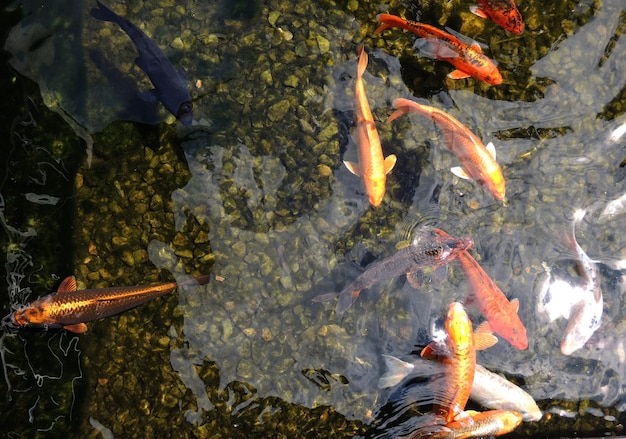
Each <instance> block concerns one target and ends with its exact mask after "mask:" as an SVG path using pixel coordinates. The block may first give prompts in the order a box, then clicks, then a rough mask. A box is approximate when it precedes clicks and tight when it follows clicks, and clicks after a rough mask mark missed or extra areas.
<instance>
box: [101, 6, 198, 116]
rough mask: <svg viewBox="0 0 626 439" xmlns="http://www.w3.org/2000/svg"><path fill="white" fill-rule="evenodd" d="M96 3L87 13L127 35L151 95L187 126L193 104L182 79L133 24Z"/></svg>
mask: <svg viewBox="0 0 626 439" xmlns="http://www.w3.org/2000/svg"><path fill="white" fill-rule="evenodd" d="M96 3H97V4H98V7H97V8H93V9H92V10H91V16H92V17H94V18H96V19H98V20H102V21H111V22H113V23H117V24H118V25H119V26H120V27H121V28H122V30H123V31H124V32H126V33H127V34H128V36H129V37H130V39H131V40H133V43H135V46H136V47H137V52H139V56H138V57H137V59H135V63H136V64H137V65H138V66H139V68H140V69H141V70H143V71H144V72H146V74H147V75H148V77H149V78H150V81H152V84H153V85H154V90H153V92H154V95H155V96H156V97H157V98H158V99H159V100H160V101H161V102H162V103H163V105H164V106H165V108H166V109H167V111H169V112H170V113H172V114H173V115H174V116H176V119H178V120H180V122H181V123H182V124H183V125H191V123H192V121H193V104H192V103H191V96H190V95H189V90H187V86H186V84H185V80H184V78H183V77H182V76H181V74H180V73H179V72H178V70H176V69H175V68H174V66H173V65H172V63H171V62H170V60H169V59H168V58H167V56H165V54H164V53H163V51H162V50H161V49H160V48H159V46H157V45H156V43H155V42H154V41H152V40H151V39H150V38H148V36H147V35H146V34H144V33H143V32H142V31H141V30H140V29H139V28H138V27H137V26H135V25H134V24H133V23H131V22H130V21H128V20H127V19H126V18H124V17H120V16H119V15H117V14H116V13H115V12H113V11H112V10H110V9H109V8H107V7H106V6H105V5H103V4H102V3H101V2H99V1H96Z"/></svg>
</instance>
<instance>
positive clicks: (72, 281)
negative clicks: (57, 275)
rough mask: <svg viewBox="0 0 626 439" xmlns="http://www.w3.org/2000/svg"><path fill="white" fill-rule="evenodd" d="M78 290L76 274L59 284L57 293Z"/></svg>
mask: <svg viewBox="0 0 626 439" xmlns="http://www.w3.org/2000/svg"><path fill="white" fill-rule="evenodd" d="M72 291H76V278H75V277H74V276H68V277H66V278H65V279H63V281H62V282H61V284H60V285H59V288H58V289H57V294H63V293H71V292H72Z"/></svg>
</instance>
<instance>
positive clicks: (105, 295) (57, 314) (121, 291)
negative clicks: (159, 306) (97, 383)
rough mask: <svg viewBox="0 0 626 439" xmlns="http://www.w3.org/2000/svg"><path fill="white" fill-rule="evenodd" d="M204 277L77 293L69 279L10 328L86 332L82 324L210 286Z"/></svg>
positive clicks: (21, 312) (15, 315)
mask: <svg viewBox="0 0 626 439" xmlns="http://www.w3.org/2000/svg"><path fill="white" fill-rule="evenodd" d="M209 279H210V276H209V275H204V276H199V277H196V278H192V279H188V280H185V281H182V282H178V283H177V282H168V283H162V284H156V285H143V286H136V287H111V288H97V289H88V290H80V291H77V290H76V278H75V277H74V276H68V277H66V278H65V279H63V281H62V282H61V284H60V285H59V288H58V289H57V291H56V293H52V294H48V295H46V296H43V297H40V298H39V299H37V300H35V301H34V302H32V303H31V304H29V305H26V306H24V307H21V308H20V309H18V310H16V311H15V312H14V313H13V315H12V321H13V324H14V325H16V326H19V327H31V328H46V329H48V328H51V329H54V328H64V329H66V330H68V331H71V332H76V333H84V332H86V331H87V325H85V322H90V321H93V320H97V319H101V318H104V317H110V316H112V315H114V314H119V313H121V312H123V311H126V310H128V309H131V308H134V307H136V306H139V305H141V304H143V303H145V302H148V301H149V300H152V299H154V298H156V297H159V296H163V295H165V294H167V293H169V292H171V291H172V290H174V288H177V287H180V286H183V285H192V284H200V285H204V284H206V283H208V282H209Z"/></svg>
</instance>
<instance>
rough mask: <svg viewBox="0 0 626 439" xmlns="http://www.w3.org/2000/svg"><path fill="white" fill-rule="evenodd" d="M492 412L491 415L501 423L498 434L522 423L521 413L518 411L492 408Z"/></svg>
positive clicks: (507, 431)
mask: <svg viewBox="0 0 626 439" xmlns="http://www.w3.org/2000/svg"><path fill="white" fill-rule="evenodd" d="M493 412H494V413H493V415H492V416H493V417H496V418H497V419H498V420H499V421H500V422H501V423H502V426H501V427H500V431H499V432H498V434H504V433H509V432H511V431H513V430H515V428H516V427H517V426H518V425H520V424H521V423H522V414H521V413H519V412H516V411H512V410H493ZM484 413H489V412H484Z"/></svg>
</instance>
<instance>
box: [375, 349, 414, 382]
mask: <svg viewBox="0 0 626 439" xmlns="http://www.w3.org/2000/svg"><path fill="white" fill-rule="evenodd" d="M383 360H384V361H385V365H386V366H387V372H385V373H384V374H382V375H381V377H380V379H379V380H378V388H379V389H385V388H387V387H393V386H395V385H396V384H398V383H399V382H400V381H402V380H403V379H404V378H406V376H407V375H408V374H409V373H411V371H412V370H413V368H414V366H413V365H412V364H411V363H407V362H406V361H402V360H400V359H399V358H396V357H393V356H391V355H383Z"/></svg>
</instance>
